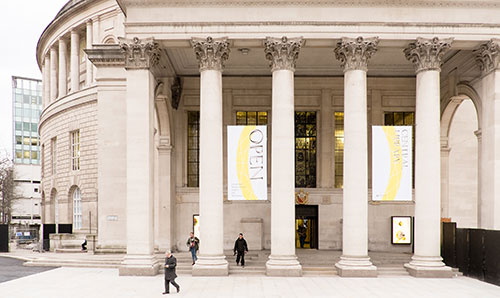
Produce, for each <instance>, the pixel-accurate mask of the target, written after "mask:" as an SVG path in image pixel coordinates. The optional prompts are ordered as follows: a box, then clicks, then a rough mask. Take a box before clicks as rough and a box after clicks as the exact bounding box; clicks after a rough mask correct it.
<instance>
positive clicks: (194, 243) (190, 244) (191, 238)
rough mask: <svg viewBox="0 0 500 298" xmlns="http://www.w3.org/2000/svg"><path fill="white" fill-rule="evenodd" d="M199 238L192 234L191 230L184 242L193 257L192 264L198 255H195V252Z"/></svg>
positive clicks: (198, 246)
mask: <svg viewBox="0 0 500 298" xmlns="http://www.w3.org/2000/svg"><path fill="white" fill-rule="evenodd" d="M199 244H200V239H198V237H195V236H194V233H193V232H191V234H190V235H189V238H188V240H187V242H186V245H187V246H188V247H189V251H190V252H191V258H192V259H193V265H194V263H195V262H196V260H198V257H197V256H196V253H197V252H198V249H199V248H200V245H199Z"/></svg>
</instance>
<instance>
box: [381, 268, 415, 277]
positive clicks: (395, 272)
mask: <svg viewBox="0 0 500 298" xmlns="http://www.w3.org/2000/svg"><path fill="white" fill-rule="evenodd" d="M377 274H378V276H379V277H384V276H390V277H393V276H408V275H410V274H409V273H408V271H407V270H406V269H405V268H404V267H403V266H402V265H399V266H378V267H377Z"/></svg>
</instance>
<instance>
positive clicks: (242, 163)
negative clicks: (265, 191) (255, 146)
mask: <svg viewBox="0 0 500 298" xmlns="http://www.w3.org/2000/svg"><path fill="white" fill-rule="evenodd" d="M254 129H255V125H251V126H245V127H244V128H243V130H242V131H241V134H240V139H239V140H238V149H237V151H236V173H237V176H238V182H239V184H240V189H241V193H242V194H243V197H244V198H245V200H258V198H257V196H256V195H255V193H254V191H253V187H252V183H251V182H250V176H249V172H248V151H249V149H250V138H249V136H250V133H251V132H252V131H253V130H254Z"/></svg>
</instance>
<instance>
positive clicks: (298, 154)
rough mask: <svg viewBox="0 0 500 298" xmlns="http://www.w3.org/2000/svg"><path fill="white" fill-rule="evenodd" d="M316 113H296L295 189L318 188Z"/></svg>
mask: <svg viewBox="0 0 500 298" xmlns="http://www.w3.org/2000/svg"><path fill="white" fill-rule="evenodd" d="M316 122H317V121H316V112H295V187H306V188H314V187H316V135H317V132H316V130H317V129H316Z"/></svg>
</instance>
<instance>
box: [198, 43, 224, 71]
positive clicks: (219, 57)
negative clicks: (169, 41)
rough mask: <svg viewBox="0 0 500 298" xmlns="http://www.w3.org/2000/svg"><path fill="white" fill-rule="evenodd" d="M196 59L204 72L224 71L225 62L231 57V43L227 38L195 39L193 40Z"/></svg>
mask: <svg viewBox="0 0 500 298" xmlns="http://www.w3.org/2000/svg"><path fill="white" fill-rule="evenodd" d="M191 46H193V49H194V53H195V54H196V59H198V63H199V66H200V71H203V70H210V69H211V70H218V71H222V69H223V68H224V62H225V61H226V60H227V58H228V57H229V42H228V41H227V38H225V37H224V38H215V39H214V38H212V37H207V38H206V39H203V38H193V39H191Z"/></svg>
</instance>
